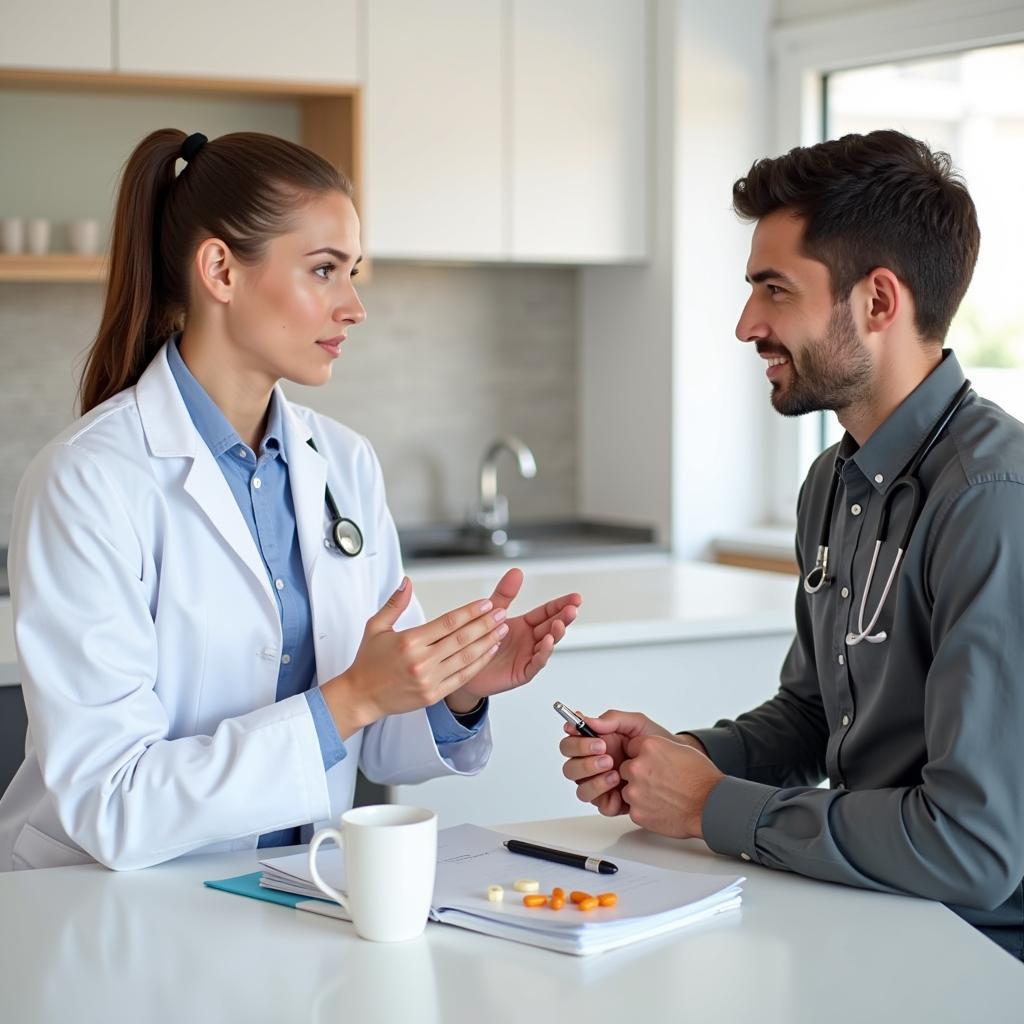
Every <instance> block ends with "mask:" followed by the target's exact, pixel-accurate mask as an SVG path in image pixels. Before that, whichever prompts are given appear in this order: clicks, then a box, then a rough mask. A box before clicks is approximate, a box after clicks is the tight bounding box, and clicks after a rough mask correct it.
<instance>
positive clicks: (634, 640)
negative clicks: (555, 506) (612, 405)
mask: <svg viewBox="0 0 1024 1024" xmlns="http://www.w3.org/2000/svg"><path fill="white" fill-rule="evenodd" d="M508 568H509V566H508V565H507V564H506V563H504V562H501V563H496V562H487V561H468V560H467V561H462V562H460V563H459V564H458V565H450V566H449V565H437V564H436V563H435V564H433V565H430V566H426V565H424V566H412V567H410V570H409V574H410V577H411V578H412V581H413V587H414V592H415V594H416V595H417V596H418V597H419V599H420V602H421V603H422V605H423V608H424V611H425V612H426V614H427V615H428V617H433V616H436V615H440V614H441V613H442V612H444V611H447V610H448V609H449V608H452V607H455V606H457V605H460V604H464V603H466V602H468V601H471V600H473V599H474V598H477V597H486V596H487V595H489V594H490V592H491V590H492V588H493V587H494V584H495V583H496V582H497V580H498V579H499V578H500V576H501V574H502V573H503V572H505V571H506V570H507V569H508ZM522 568H523V571H524V573H525V575H526V579H525V582H524V584H523V590H522V592H521V594H520V596H519V598H518V600H517V601H516V602H515V604H514V605H513V606H512V610H513V612H521V611H526V610H528V609H530V608H532V607H534V606H535V605H537V604H540V603H541V602H542V601H545V600H547V599H548V598H551V597H556V596H558V595H559V594H564V593H567V592H569V591H574V590H575V591H579V592H580V593H581V594H582V595H583V607H582V608H581V610H580V615H579V618H578V620H577V621H576V623H575V625H574V626H573V627H572V629H570V630H569V633H568V634H567V635H566V637H565V640H564V641H563V642H562V644H561V645H560V649H561V650H573V649H575V650H584V649H594V648H602V647H624V646H631V645H637V644H658V643H672V642H680V641H683V642H685V641H690V640H694V641H696V640H708V639H716V638H729V637H749V636H764V635H771V634H776V635H785V634H790V633H792V632H793V628H794V626H793V594H794V588H795V587H796V580H795V578H792V577H788V576H782V575H777V574H773V573H763V572H755V571H752V570H748V569H736V568H732V567H730V566H720V565H711V564H708V563H703V562H680V561H674V560H673V559H672V558H670V557H669V556H668V555H664V554H649V555H630V556H622V557H614V558H613V557H605V558H601V559H594V558H589V559H588V558H578V559H559V560H556V559H545V560H536V561H530V562H528V563H523V564H522ZM17 682H18V670H17V658H16V656H15V650H14V632H13V625H12V617H11V602H10V600H9V599H6V598H5V599H0V686H3V685H11V684H14V683H17Z"/></svg>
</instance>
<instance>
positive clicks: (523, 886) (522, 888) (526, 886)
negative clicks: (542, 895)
mask: <svg viewBox="0 0 1024 1024" xmlns="http://www.w3.org/2000/svg"><path fill="white" fill-rule="evenodd" d="M512 888H513V889H515V891H516V892H537V891H538V890H539V889H540V882H538V881H537V880H536V879H533V878H519V879H517V880H516V882H515V884H514V885H513V886H512Z"/></svg>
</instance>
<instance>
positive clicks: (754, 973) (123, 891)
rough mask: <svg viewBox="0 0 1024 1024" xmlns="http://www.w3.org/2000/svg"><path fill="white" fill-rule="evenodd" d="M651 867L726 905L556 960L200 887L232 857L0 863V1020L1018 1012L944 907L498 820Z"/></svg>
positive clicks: (1011, 1015)
mask: <svg viewBox="0 0 1024 1024" xmlns="http://www.w3.org/2000/svg"><path fill="white" fill-rule="evenodd" d="M505 830H507V831H509V832H512V833H513V834H516V835H521V836H523V837H526V838H535V839H538V840H541V841H547V842H550V843H559V844H564V845H566V846H572V847H576V848H579V849H585V850H591V851H602V852H604V853H606V854H608V855H609V856H619V857H626V858H632V859H636V860H644V861H648V862H649V863H652V864H660V865H663V866H668V867H677V868H689V869H691V870H700V871H707V872H714V873H718V874H736V873H740V872H743V873H746V874H747V876H748V881H747V884H746V886H745V891H744V899H743V910H742V911H741V912H739V913H734V914H728V915H723V918H721V919H719V920H717V921H714V922H710V923H708V924H704V925H698V926H695V927H694V928H693V929H691V930H689V931H682V932H679V933H677V934H676V935H674V936H666V937H664V938H660V939H655V940H652V941H651V942H648V943H640V944H638V945H635V946H632V947H627V948H625V949H622V950H618V951H615V952H612V953H606V954H603V955H599V956H596V957H590V958H575V957H569V956H566V955H564V954H559V953H552V952H548V951H546V950H540V949H534V948H532V947H528V946H522V945H518V944H515V943H511V942H505V941H502V940H500V939H493V938H490V937H486V936H482V935H476V934H472V933H469V932H465V931H461V930H459V929H456V928H452V927H449V926H445V925H434V924H431V925H428V926H427V932H426V935H425V936H424V937H423V938H421V939H418V940H416V941H414V942H411V943H404V944H397V945H377V944H374V943H370V942H365V941H363V940H361V939H359V938H357V937H356V936H355V934H354V932H353V931H352V928H351V925H348V924H346V923H343V922H339V921H335V920H331V919H327V918H321V917H318V916H317V915H315V914H307V913H302V912H301V911H297V910H291V909H288V908H285V907H279V906H274V905H272V904H267V903H261V902H258V901H256V900H249V899H245V898H243V897H240V896H233V895H229V894H226V893H222V892H216V891H213V890H210V889H207V888H205V887H204V886H203V885H202V884H201V883H202V881H203V880H204V879H208V878H222V877H226V876H228V875H232V874H241V873H243V872H246V871H252V870H255V869H256V859H255V857H254V855H253V854H252V853H247V854H226V855H224V854H222V855H216V856H207V857H186V858H181V859H179V860H178V861H176V862H173V863H170V864H166V865H162V866H160V867H155V868H149V869H147V870H144V871H138V872H127V873H120V874H118V873H113V872H109V871H107V870H105V869H103V868H100V867H95V866H88V867H73V868H56V869H51V870H48V871H28V872H16V873H13V874H12V873H8V874H0V908H2V910H0V914H2V922H3V925H2V929H0V1018H2V1019H3V1020H4V1021H11V1022H18V1024H34V1022H38V1021H46V1022H55V1021H61V1022H67V1024H80V1022H91V1021H97V1022H104V1024H107V1022H120V1021H129V1020H131V1021H140V1022H144V1024H160V1022H164V1021H167V1022H175V1024H184V1022H189V1024H191V1022H201V1021H211V1022H213V1021H216V1022H218V1024H231V1022H236V1021H237V1022H239V1024H254V1022H258V1021H274V1022H284V1021H304V1022H305V1021H309V1022H319V1021H330V1022H332V1024H356V1022H358V1024H391V1022H395V1024H399V1022H401V1024H459V1022H463V1021H465V1022H467V1024H469V1022H472V1024H478V1022H488V1024H491V1022H505V1021H508V1022H517V1024H518V1022H523V1021H527V1022H529V1024H546V1022H549V1021H550V1022H558V1024H576V1022H578V1024H590V1022H594V1021H615V1022H616V1024H624V1022H625V1024H632V1022H635V1021H644V1022H646V1021H652V1022H654V1021H656V1022H662V1021H681V1020H689V1021H704V1022H708V1024H725V1022H733V1021H736V1022H754V1021H756V1022H757V1024H772V1022H779V1024H783V1022H784V1024H801V1022H807V1024H821V1022H822V1021H827V1022H829V1024H845V1022H851V1024H853V1022H856V1024H863V1022H864V1021H873V1022H875V1021H907V1022H910V1021H929V1022H942V1021H949V1022H957V1024H962V1022H966V1021H984V1022H986V1024H995V1022H998V1021H1011V1020H1012V1021H1019V1020H1020V1019H1021V1015H1022V1011H1024V965H1022V964H1020V963H1019V962H1017V961H1016V960H1013V959H1012V958H1011V957H1009V956H1008V955H1007V954H1006V953H1004V952H1003V951H1002V950H1000V949H999V948H998V947H996V946H995V945H994V944H993V943H991V942H989V941H988V940H987V939H985V938H984V937H983V936H982V935H980V934H979V933H977V932H975V931H974V929H972V928H971V927H970V926H968V925H967V924H965V923H964V922H963V921H961V920H960V919H959V918H957V917H955V916H954V915H953V914H952V913H951V912H949V911H948V910H946V909H945V908H944V907H942V906H940V905H939V904H935V903H928V902H926V901H923V900H914V899H908V898H903V897H896V896H884V895H881V894H878V893H870V892H862V891H858V890H854V889H846V888H843V887H840V886H833V885H827V884H824V883H819V882H813V881H809V880H807V879H802V878H798V877H796V876H792V875H787V874H784V873H781V872H772V871H768V870H766V869H763V868H758V867H756V866H751V865H741V864H740V862H738V861H733V860H729V859H726V858H722V857H718V856H716V855H714V854H712V853H710V852H709V851H708V850H707V848H706V847H705V846H704V845H703V843H700V842H697V841H688V842H685V843H681V842H678V841H672V840H666V839H662V838H660V837H656V836H651V835H648V834H646V833H643V832H639V831H637V830H635V829H634V828H633V827H632V825H631V824H630V822H629V821H628V819H622V818H619V819H613V820H609V819H603V818H600V817H599V816H596V815H595V816H587V817H580V818H566V819H560V820H554V821H547V822H535V823H530V824H518V825H512V826H505Z"/></svg>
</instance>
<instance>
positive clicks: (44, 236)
mask: <svg viewBox="0 0 1024 1024" xmlns="http://www.w3.org/2000/svg"><path fill="white" fill-rule="evenodd" d="M27 234H28V251H29V252H30V253H32V255H33V256H43V255H45V254H46V253H47V252H48V251H49V249H50V222H49V221H48V220H47V219H46V218H45V217H33V218H32V220H30V221H29V222H28V231H27Z"/></svg>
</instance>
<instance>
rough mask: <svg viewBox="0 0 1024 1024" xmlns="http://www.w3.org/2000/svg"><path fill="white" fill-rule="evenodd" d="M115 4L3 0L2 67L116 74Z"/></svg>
mask: <svg viewBox="0 0 1024 1024" xmlns="http://www.w3.org/2000/svg"><path fill="white" fill-rule="evenodd" d="M111 19H112V11H111V0H75V2H74V3H68V2H67V0H32V2H31V3H27V2H26V0H0V65H2V66H5V67H19V68H64V69H67V70H74V71H110V70H112V69H113V66H114V57H113V51H112V43H111V40H112V38H113V37H112V33H111V26H112V21H111Z"/></svg>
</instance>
